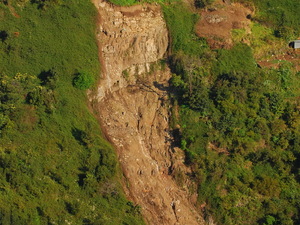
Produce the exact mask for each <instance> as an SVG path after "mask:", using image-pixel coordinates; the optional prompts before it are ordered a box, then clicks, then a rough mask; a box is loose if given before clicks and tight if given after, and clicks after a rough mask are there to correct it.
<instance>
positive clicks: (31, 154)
mask: <svg viewBox="0 0 300 225" xmlns="http://www.w3.org/2000/svg"><path fill="white" fill-rule="evenodd" d="M95 15H96V12H95V9H94V7H93V5H92V4H91V3H90V2H89V1H76V0H68V1H55V0H54V1H50V0H49V1H44V0H43V1H31V2H30V1H21V0H20V1H0V224H4V225H6V224H143V221H142V219H141V216H140V214H139V207H137V206H135V205H133V204H132V203H131V202H128V201H127V200H126V199H125V197H124V195H123V193H122V190H121V187H120V184H119V182H118V180H119V178H118V176H119V175H118V174H119V173H118V167H117V162H116V156H115V153H114V151H113V149H112V147H111V146H110V145H109V144H108V143H107V141H105V140H104V139H103V138H102V134H101V131H100V127H99V125H98V123H97V121H96V120H95V118H94V117H93V115H92V114H91V113H90V111H89V110H88V107H87V99H86V94H85V92H84V91H82V90H80V89H86V88H88V87H90V85H92V83H93V81H94V80H95V79H96V77H97V75H98V73H99V63H98V54H97V45H96V40H95V35H94V34H95V32H94V28H95ZM82 71H84V72H82ZM74 86H75V87H74Z"/></svg>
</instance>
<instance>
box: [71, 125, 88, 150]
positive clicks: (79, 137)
mask: <svg viewBox="0 0 300 225" xmlns="http://www.w3.org/2000/svg"><path fill="white" fill-rule="evenodd" d="M72 135H73V137H74V138H75V139H76V141H78V143H79V144H80V145H83V146H86V142H85V141H84V139H83V138H84V136H85V132H84V131H83V130H79V129H77V128H73V129H72Z"/></svg>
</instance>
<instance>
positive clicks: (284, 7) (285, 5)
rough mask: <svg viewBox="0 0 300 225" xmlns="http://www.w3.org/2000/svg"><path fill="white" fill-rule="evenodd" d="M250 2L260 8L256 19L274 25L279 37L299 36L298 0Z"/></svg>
mask: <svg viewBox="0 0 300 225" xmlns="http://www.w3.org/2000/svg"><path fill="white" fill-rule="evenodd" d="M242 2H244V0H242ZM246 2H247V1H246ZM248 2H253V3H254V4H255V6H256V7H257V8H258V12H257V15H256V16H255V18H254V19H255V20H257V21H259V22H261V23H263V24H267V25H268V26H271V27H273V28H274V30H275V35H276V36H277V37H282V38H284V39H286V40H290V39H294V38H297V37H298V36H297V33H298V32H299V30H300V28H299V21H300V15H299V13H298V12H299V10H300V6H299V4H298V1H297V0H284V1H276V0H263V1H261V0H248Z"/></svg>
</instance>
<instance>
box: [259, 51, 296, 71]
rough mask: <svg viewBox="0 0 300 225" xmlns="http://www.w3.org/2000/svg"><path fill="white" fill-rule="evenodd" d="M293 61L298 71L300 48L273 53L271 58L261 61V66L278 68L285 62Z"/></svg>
mask: <svg viewBox="0 0 300 225" xmlns="http://www.w3.org/2000/svg"><path fill="white" fill-rule="evenodd" d="M285 61H287V62H291V63H292V64H293V65H294V69H295V70H296V71H300V50H297V49H288V50H287V51H286V53H283V54H281V55H272V56H271V58H270V59H267V60H262V61H259V62H258V64H259V65H260V66H261V67H267V68H274V69H278V68H279V67H280V64H282V63H283V62H285Z"/></svg>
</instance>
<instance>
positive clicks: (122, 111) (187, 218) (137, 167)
mask: <svg viewBox="0 0 300 225" xmlns="http://www.w3.org/2000/svg"><path fill="white" fill-rule="evenodd" d="M94 3H95V5H96V7H97V8H98V10H99V15H100V23H99V27H98V38H99V53H100V56H101V61H102V66H103V72H102V73H103V79H101V81H100V83H99V88H98V90H97V92H96V93H90V94H89V98H90V101H92V102H93V103H94V104H93V105H94V107H95V109H96V110H97V111H98V116H99V119H100V121H101V123H102V127H103V129H104V132H105V133H106V135H107V137H108V138H109V140H110V141H111V142H112V143H113V144H114V146H115V148H116V150H117V153H118V157H119V161H120V164H121V166H122V168H123V173H124V177H125V179H124V189H125V190H126V192H127V196H128V198H130V199H131V200H132V201H134V203H135V204H138V205H140V206H141V212H142V214H143V216H144V218H145V220H146V221H147V223H148V224H155V225H157V224H166V225H169V224H170V225H173V224H182V225H187V224H188V225H193V224H195V225H196V224H204V222H203V219H202V217H201V216H200V215H199V214H198V212H197V211H199V210H197V209H196V208H195V206H194V205H193V204H192V203H191V199H194V202H195V199H197V196H196V195H195V194H194V195H192V194H189V193H188V192H187V191H186V189H187V187H186V186H185V185H183V186H182V187H179V186H178V185H177V184H176V182H175V181H174V179H173V177H172V174H173V173H175V172H176V173H181V174H183V176H182V180H183V183H189V181H188V180H187V176H185V174H186V173H187V172H189V169H188V168H186V167H185V165H184V164H183V152H182V151H181V150H180V149H178V148H174V147H173V146H172V136H171V135H170V132H169V123H168V122H169V100H168V96H167V90H168V80H169V79H170V76H171V73H170V71H169V69H168V68H166V69H165V70H158V69H155V68H154V67H155V65H154V64H153V62H156V61H158V60H159V59H161V58H163V56H164V54H165V52H166V50H167V47H168V33H167V28H166V24H165V22H164V19H163V16H162V13H161V11H160V8H159V6H153V5H142V6H141V5H139V6H133V7H115V6H112V5H111V4H108V3H107V2H105V1H102V0H99V1H96V0H95V1H94ZM156 67H158V65H156ZM154 71H156V72H154Z"/></svg>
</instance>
